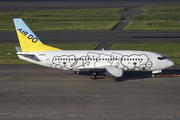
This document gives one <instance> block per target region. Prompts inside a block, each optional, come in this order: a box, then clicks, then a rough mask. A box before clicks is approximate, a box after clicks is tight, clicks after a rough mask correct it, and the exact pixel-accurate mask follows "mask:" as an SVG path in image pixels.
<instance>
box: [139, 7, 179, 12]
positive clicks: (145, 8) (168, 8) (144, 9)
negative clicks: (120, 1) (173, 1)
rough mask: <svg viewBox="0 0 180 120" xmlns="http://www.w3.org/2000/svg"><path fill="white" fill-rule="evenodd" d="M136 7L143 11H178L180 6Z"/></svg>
mask: <svg viewBox="0 0 180 120" xmlns="http://www.w3.org/2000/svg"><path fill="white" fill-rule="evenodd" d="M138 9H139V10H142V11H144V12H180V6H143V7H139V8H138Z"/></svg>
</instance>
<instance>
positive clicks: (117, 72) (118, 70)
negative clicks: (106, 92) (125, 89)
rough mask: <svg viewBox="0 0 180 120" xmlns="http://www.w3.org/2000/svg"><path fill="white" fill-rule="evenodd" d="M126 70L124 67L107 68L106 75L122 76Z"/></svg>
mask: <svg viewBox="0 0 180 120" xmlns="http://www.w3.org/2000/svg"><path fill="white" fill-rule="evenodd" d="M123 73H124V70H123V69H122V68H106V71H105V75H106V77H111V78H114V77H122V76H123Z"/></svg>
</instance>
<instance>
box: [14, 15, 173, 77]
mask: <svg viewBox="0 0 180 120" xmlns="http://www.w3.org/2000/svg"><path fill="white" fill-rule="evenodd" d="M13 21H14V24H15V28H16V32H17V36H18V39H19V43H20V47H15V48H16V51H17V53H16V54H17V56H18V57H19V58H20V59H22V60H25V61H28V62H31V63H34V64H38V65H42V66H46V67H50V68H55V69H62V70H72V71H74V72H77V73H78V72H81V71H89V72H91V73H92V75H91V79H96V77H97V75H98V74H99V73H104V75H105V76H106V77H110V78H119V77H123V73H124V71H152V74H155V73H160V72H162V70H163V69H166V68H168V67H171V66H173V65H174V62H173V61H171V60H169V59H167V58H166V57H164V56H163V55H161V54H158V53H154V52H149V51H135V50H104V49H102V50H62V49H59V48H55V47H51V46H48V45H45V44H43V43H42V42H41V41H40V39H39V38H38V37H37V36H36V35H35V34H34V33H33V32H32V31H31V29H30V28H29V27H28V26H27V25H26V23H25V22H24V21H23V20H22V19H21V18H14V19H13Z"/></svg>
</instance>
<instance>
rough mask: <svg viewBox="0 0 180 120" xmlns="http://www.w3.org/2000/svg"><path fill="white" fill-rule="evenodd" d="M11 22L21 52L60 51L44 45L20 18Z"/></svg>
mask: <svg viewBox="0 0 180 120" xmlns="http://www.w3.org/2000/svg"><path fill="white" fill-rule="evenodd" d="M13 20H14V25H15V28H16V32H17V36H18V39H19V43H20V46H21V50H22V52H31V51H55V50H61V49H58V48H54V47H50V46H47V45H44V44H43V43H42V42H41V41H40V40H39V38H38V37H37V36H36V35H35V34H34V33H33V32H32V31H31V29H30V28H29V27H28V26H27V25H26V23H25V22H24V21H23V20H22V19H21V18H14V19H13Z"/></svg>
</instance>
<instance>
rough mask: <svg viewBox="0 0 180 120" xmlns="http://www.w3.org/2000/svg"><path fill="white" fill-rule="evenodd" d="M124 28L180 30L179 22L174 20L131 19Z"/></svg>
mask: <svg viewBox="0 0 180 120" xmlns="http://www.w3.org/2000/svg"><path fill="white" fill-rule="evenodd" d="M124 30H180V22H174V21H163V20H161V21H157V20H156V21H154V20H151V21H141V22H139V21H132V22H130V23H129V24H128V25H127V26H126V27H125V28H124Z"/></svg>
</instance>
